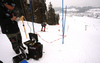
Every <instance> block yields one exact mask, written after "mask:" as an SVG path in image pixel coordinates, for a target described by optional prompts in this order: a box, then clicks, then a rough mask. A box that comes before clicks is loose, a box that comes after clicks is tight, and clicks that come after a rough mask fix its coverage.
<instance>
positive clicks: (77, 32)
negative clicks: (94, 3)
mask: <svg viewBox="0 0 100 63" xmlns="http://www.w3.org/2000/svg"><path fill="white" fill-rule="evenodd" d="M61 22H62V21H61V19H60V25H53V26H52V25H47V27H46V32H41V31H40V30H41V24H38V23H34V26H35V33H37V34H38V39H39V42H41V43H42V44H43V57H42V58H40V59H39V60H34V59H30V60H27V61H28V62H29V63H100V50H99V49H100V42H99V41H100V38H99V37H100V19H95V18H89V17H77V16H72V17H69V16H67V17H66V27H65V41H64V44H62V25H61ZM24 23H25V28H26V32H27V37H28V33H30V32H31V33H33V32H32V31H33V30H32V23H31V22H26V21H24ZM18 25H19V27H20V31H21V34H22V41H23V43H24V42H25V41H27V40H29V37H28V38H26V36H25V32H24V28H23V26H22V21H19V22H18ZM59 30H60V31H59ZM0 31H1V30H0ZM0 42H1V43H0V60H2V61H3V62H4V63H13V62H12V57H14V56H16V54H15V52H14V51H13V50H12V46H11V43H10V41H9V39H8V38H7V36H6V35H5V34H2V33H1V32H0ZM24 46H25V45H24ZM25 47H26V46H25ZM25 51H26V52H27V50H25Z"/></svg>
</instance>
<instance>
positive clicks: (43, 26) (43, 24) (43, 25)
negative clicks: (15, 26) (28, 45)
mask: <svg viewBox="0 0 100 63" xmlns="http://www.w3.org/2000/svg"><path fill="white" fill-rule="evenodd" d="M41 26H42V28H41V31H45V28H46V22H43V23H42V24H41ZM43 29H44V30H43Z"/></svg>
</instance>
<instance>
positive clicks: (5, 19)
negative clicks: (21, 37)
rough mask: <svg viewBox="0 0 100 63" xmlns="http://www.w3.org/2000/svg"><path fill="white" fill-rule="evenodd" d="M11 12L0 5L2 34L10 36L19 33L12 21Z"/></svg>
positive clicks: (15, 23) (16, 25)
mask: <svg viewBox="0 0 100 63" xmlns="http://www.w3.org/2000/svg"><path fill="white" fill-rule="evenodd" d="M12 14H13V13H12V11H10V10H8V9H7V8H6V7H5V6H4V5H3V4H1V3H0V26H1V29H2V33H4V34H12V33H16V32H19V27H18V24H17V22H16V21H12V20H11V18H12V17H13V15H12Z"/></svg>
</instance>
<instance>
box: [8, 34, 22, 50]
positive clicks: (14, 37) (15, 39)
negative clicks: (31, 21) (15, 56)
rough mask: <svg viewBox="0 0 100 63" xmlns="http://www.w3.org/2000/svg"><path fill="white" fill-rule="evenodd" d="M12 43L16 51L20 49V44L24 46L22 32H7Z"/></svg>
mask: <svg viewBox="0 0 100 63" xmlns="http://www.w3.org/2000/svg"><path fill="white" fill-rule="evenodd" d="M6 35H7V36H8V38H9V40H10V42H11V44H12V48H13V50H14V51H18V50H19V46H23V45H22V37H21V33H20V32H17V33H14V34H6Z"/></svg>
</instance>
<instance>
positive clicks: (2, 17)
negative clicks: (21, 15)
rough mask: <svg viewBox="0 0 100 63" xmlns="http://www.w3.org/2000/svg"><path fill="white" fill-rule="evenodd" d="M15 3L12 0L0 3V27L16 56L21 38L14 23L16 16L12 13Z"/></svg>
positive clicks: (4, 0) (16, 24) (3, 0)
mask: <svg viewBox="0 0 100 63" xmlns="http://www.w3.org/2000/svg"><path fill="white" fill-rule="evenodd" d="M14 7H15V3H14V1H13V0H2V2H0V26H1V30H2V33H3V34H6V35H7V37H8V38H9V40H10V41H11V44H12V48H13V50H14V51H15V53H16V54H19V53H20V51H19V47H20V46H22V48H23V49H26V48H25V47H24V46H23V44H22V37H21V33H20V30H19V27H18V23H17V22H16V21H15V20H16V18H17V17H16V16H15V15H14V13H13V11H12V10H13V9H14Z"/></svg>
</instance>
